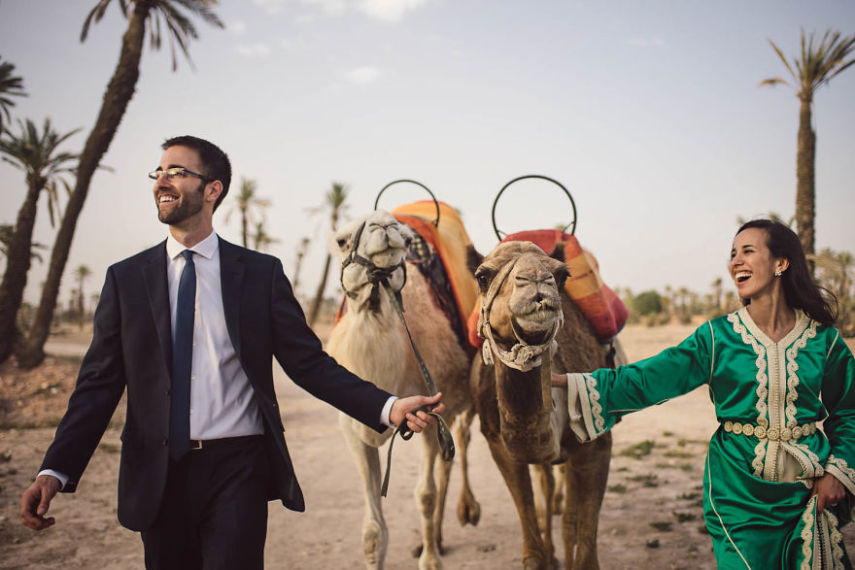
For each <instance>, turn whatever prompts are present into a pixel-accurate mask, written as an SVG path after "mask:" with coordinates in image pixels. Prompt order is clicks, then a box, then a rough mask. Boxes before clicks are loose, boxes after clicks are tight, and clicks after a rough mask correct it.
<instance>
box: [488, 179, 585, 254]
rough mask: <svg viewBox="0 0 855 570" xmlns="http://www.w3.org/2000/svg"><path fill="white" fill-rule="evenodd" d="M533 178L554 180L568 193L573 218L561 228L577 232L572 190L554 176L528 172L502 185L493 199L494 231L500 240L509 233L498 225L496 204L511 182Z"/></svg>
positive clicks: (564, 230)
mask: <svg viewBox="0 0 855 570" xmlns="http://www.w3.org/2000/svg"><path fill="white" fill-rule="evenodd" d="M531 178H535V179H539V180H546V181H547V182H552V183H553V184H555V185H556V186H558V187H559V188H561V190H563V191H564V194H566V195H567V198H568V199H569V200H570V207H571V208H572V209H573V218H572V219H571V220H570V223H568V224H567V225H566V226H564V227H563V228H562V229H561V231H563V232H567V230H568V228H569V229H570V231H569V232H567V233H569V234H570V235H573V234H575V233H576V202H575V201H574V200H573V196H572V195H571V194H570V191H569V190H567V188H565V187H564V185H563V184H561V183H560V182H558V181H557V180H555V179H553V178H549V177H548V176H543V175H540V174H526V175H525V176H519V177H517V178H514V179H513V180H511V181H510V182H508V183H507V184H505V185H504V186H502V189H501V190H499V193H498V194H496V198H495V199H494V200H493V209H492V211H491V217H492V219H493V231H494V232H496V237H497V238H499V241H502V240H503V239H504V238H505V237H506V236H507V235H508V234H507V233H505V232H503V231H501V230H500V229H499V228H498V227H497V226H496V205H497V204H498V203H499V198H500V197H501V196H502V193H504V191H505V190H507V189H508V187H509V186H510V185H511V184H513V183H515V182H519V181H520V180H527V179H531Z"/></svg>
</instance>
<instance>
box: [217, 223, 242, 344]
mask: <svg viewBox="0 0 855 570" xmlns="http://www.w3.org/2000/svg"><path fill="white" fill-rule="evenodd" d="M241 255H242V254H241V249H240V248H238V247H235V246H234V245H232V244H230V243H229V242H227V241H225V240H224V239H222V238H220V280H221V281H222V287H223V311H224V312H225V316H226V328H227V329H228V331H229V338H230V339H231V341H232V346H233V347H234V349H235V352H236V353H237V356H238V358H240V356H241V354H240V348H241V347H240V298H241V288H242V286H243V273H244V264H243V260H242V259H241Z"/></svg>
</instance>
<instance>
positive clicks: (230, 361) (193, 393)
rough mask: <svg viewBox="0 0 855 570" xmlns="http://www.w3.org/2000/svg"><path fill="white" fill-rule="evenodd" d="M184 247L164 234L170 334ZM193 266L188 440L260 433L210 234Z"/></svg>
mask: <svg viewBox="0 0 855 570" xmlns="http://www.w3.org/2000/svg"><path fill="white" fill-rule="evenodd" d="M185 249H187V248H185V247H184V246H183V245H182V244H181V243H179V242H178V241H177V240H176V239H175V238H173V237H172V235H171V234H170V235H169V237H167V238H166V254H167V262H166V278H167V283H168V286H169V309H170V315H171V325H172V333H173V336H174V334H175V314H176V308H177V306H178V281H179V279H180V278H181V272H182V271H183V270H184V266H185V265H186V263H187V262H186V261H185V259H184V256H183V255H181V253H182V252H183V251H184V250H185ZM189 249H190V250H191V251H193V264H194V265H195V266H196V310H195V315H194V320H193V363H192V366H191V368H190V438H191V439H219V438H223V437H237V436H243V435H258V434H262V433H264V423H263V422H262V419H261V411H260V410H259V408H258V403H257V402H256V401H255V398H254V394H253V389H252V385H251V384H250V382H249V378H248V377H247V375H246V372H244V370H243V367H242V366H241V365H240V361H239V360H238V357H237V352H236V351H235V348H234V346H233V345H232V341H231V339H230V338H229V331H228V329H227V328H226V316H225V310H224V308H223V288H222V283H221V280H220V240H219V238H218V237H217V234H216V233H214V232H211V235H209V236H208V237H206V238H205V239H204V240H202V241H200V242H199V243H197V244H196V245H194V246H193V247H191V248H189Z"/></svg>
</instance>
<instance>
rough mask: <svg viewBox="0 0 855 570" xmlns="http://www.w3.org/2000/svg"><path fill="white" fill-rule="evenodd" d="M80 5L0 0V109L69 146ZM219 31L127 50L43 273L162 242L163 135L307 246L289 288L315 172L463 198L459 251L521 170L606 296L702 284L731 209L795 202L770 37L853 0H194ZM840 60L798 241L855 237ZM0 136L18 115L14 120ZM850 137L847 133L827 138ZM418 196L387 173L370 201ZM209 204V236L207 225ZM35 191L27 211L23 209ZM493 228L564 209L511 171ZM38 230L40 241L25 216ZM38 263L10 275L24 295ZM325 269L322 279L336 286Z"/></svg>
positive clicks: (305, 231) (312, 265)
mask: <svg viewBox="0 0 855 570" xmlns="http://www.w3.org/2000/svg"><path fill="white" fill-rule="evenodd" d="M94 4H95V0H62V1H59V2H58V1H56V0H0V55H2V56H3V60H4V61H9V62H12V63H14V64H15V65H16V71H17V72H18V74H19V75H21V76H22V77H23V78H24V84H25V89H26V91H27V92H28V93H29V97H28V98H26V99H21V100H19V101H18V103H17V106H16V107H14V108H13V109H12V113H13V120H14V118H30V119H33V120H34V121H36V122H37V123H38V124H39V125H41V123H42V121H43V120H44V118H45V117H50V118H51V119H52V121H53V123H54V125H55V127H56V128H57V129H58V130H59V131H61V132H67V131H70V130H72V129H74V128H77V127H82V128H83V131H82V132H81V133H80V134H78V135H76V136H75V137H73V138H72V139H71V140H70V142H69V143H68V145H67V146H66V147H65V148H66V149H67V150H72V151H79V150H80V149H81V148H82V146H83V143H84V141H85V137H86V136H87V134H88V132H89V129H90V128H91V126H92V124H93V123H94V120H95V115H96V113H97V110H98V107H99V105H100V102H101V97H102V95H103V93H104V91H105V88H106V85H107V82H108V80H109V78H110V76H111V75H112V73H113V70H114V66H115V63H116V61H117V58H118V54H119V47H120V40H121V35H122V33H123V32H124V29H125V25H126V22H125V20H124V19H123V18H122V16H121V12H120V10H119V5H118V2H113V5H111V6H110V8H109V10H108V13H107V15H106V17H105V18H104V20H103V21H102V22H100V23H99V24H97V25H94V26H93V27H92V28H91V30H90V35H89V38H88V40H87V41H86V43H83V44H81V43H80V42H79V41H78V38H79V34H80V28H81V25H82V23H83V20H84V18H85V16H86V14H87V12H88V11H89V10H90V9H91V7H92V6H93V5H94ZM216 11H217V13H218V14H219V15H220V17H221V19H222V20H223V21H224V22H225V24H226V29H225V30H220V29H217V28H213V27H210V26H208V25H206V24H204V23H202V22H201V21H198V20H197V27H198V30H199V34H200V38H199V40H197V41H193V42H192V43H191V44H190V52H191V57H192V59H193V62H194V64H195V71H194V70H193V69H192V68H191V67H190V66H189V65H188V64H187V63H186V61H180V62H179V70H178V72H176V73H173V72H172V71H171V67H170V59H169V58H170V55H169V51H168V50H163V51H161V52H154V51H152V50H151V49H149V48H148V47H147V48H146V51H145V53H144V55H143V61H142V65H141V77H140V80H139V83H138V84H137V90H136V95H135V96H134V98H133V100H132V101H131V103H130V105H129V107H128V110H127V113H126V114H125V117H124V119H123V121H122V124H121V126H120V128H119V131H118V134H117V136H116V138H115V140H114V141H113V144H112V146H111V148H110V151H109V152H108V153H107V155H106V157H105V159H104V161H103V163H104V164H106V165H108V166H110V167H111V168H112V169H113V171H112V172H110V171H101V172H99V173H97V174H96V175H95V178H94V181H93V183H92V186H91V188H90V192H89V197H88V199H87V203H86V205H85V207H84V211H83V214H82V216H81V218H80V221H79V225H78V229H77V233H76V236H75V241H74V246H73V249H72V252H71V257H70V260H69V263H68V267H67V269H66V276H65V278H64V281H63V294H62V296H61V300H62V301H63V302H65V300H66V299H67V298H68V291H69V290H70V289H71V288H72V286H73V278H72V274H73V271H74V269H75V268H76V267H78V266H79V265H81V264H84V265H87V266H88V267H89V268H90V269H91V270H92V271H93V276H92V278H90V280H89V281H88V283H87V285H86V287H87V292H88V293H93V292H96V291H97V290H98V289H99V288H100V286H101V283H102V282H103V277H104V272H105V271H106V268H107V267H108V265H109V264H110V263H112V262H115V261H118V260H120V259H123V258H125V257H128V256H130V255H132V254H134V253H136V252H138V251H139V250H141V249H144V248H146V247H149V246H151V245H154V244H155V243H157V242H158V241H160V240H162V239H163V238H164V237H165V235H166V227H165V226H163V225H162V224H160V223H159V222H158V221H157V218H156V211H155V206H154V200H153V197H152V193H151V189H152V183H151V182H150V181H149V180H148V179H147V178H146V177H145V174H146V172H148V171H150V170H152V169H153V168H154V167H156V166H157V164H158V163H159V159H160V154H161V150H160V144H161V143H162V142H163V140H164V139H165V138H167V137H171V136H176V135H182V134H193V135H197V136H201V137H203V138H207V139H209V140H211V141H212V142H214V143H216V144H218V145H219V146H221V147H222V148H223V149H224V150H225V151H226V152H227V153H228V154H229V155H230V157H231V160H232V165H233V169H234V183H233V187H232V192H233V193H234V194H236V193H237V192H238V185H239V182H240V179H241V177H246V178H251V179H254V180H256V181H257V183H258V188H259V195H261V196H262V197H267V198H269V199H271V200H272V201H273V206H272V207H271V208H270V209H269V210H268V212H267V217H268V222H267V228H268V233H270V234H271V235H273V236H274V237H276V238H278V239H280V240H281V242H280V243H277V244H274V245H273V246H272V247H271V248H270V250H269V252H270V253H272V254H274V255H276V256H278V257H280V258H281V259H282V260H283V264H284V266H285V270H286V273H288V274H289V275H290V274H291V273H293V270H294V262H295V257H296V256H295V251H296V248H297V245H298V243H299V241H300V239H301V238H302V237H304V236H308V237H310V238H312V240H313V243H312V246H311V248H310V250H309V254H308V256H307V261H306V263H305V266H304V269H303V273H302V274H301V276H300V281H301V283H302V284H301V287H300V292H301V293H303V294H304V295H307V294H311V293H312V292H313V291H314V288H315V286H316V284H317V281H318V279H319V277H320V273H321V266H322V261H323V257H324V255H325V252H326V224H327V219H326V218H325V217H320V216H312V215H311V214H310V213H309V209H310V208H311V207H314V206H317V205H318V204H319V203H320V202H321V201H322V199H323V194H324V192H325V191H326V190H327V189H328V188H329V187H330V185H331V183H332V182H333V181H341V182H344V183H346V184H347V185H348V186H349V188H350V198H349V204H350V209H349V211H348V213H347V214H348V215H347V217H353V216H356V215H361V214H364V213H368V212H369V211H370V210H371V209H372V208H373V205H374V199H375V197H376V195H377V193H378V191H379V190H380V189H381V188H382V187H383V186H384V185H385V184H387V183H388V182H391V181H392V180H396V179H399V178H412V179H416V180H418V181H420V182H422V183H423V184H425V185H427V186H428V187H429V188H431V190H433V192H434V193H435V194H436V195H437V197H438V198H439V199H440V200H443V201H445V202H448V203H449V204H451V205H452V206H454V207H455V208H457V209H458V210H460V211H461V212H462V213H463V218H464V222H465V224H466V227H467V230H468V232H469V234H470V236H471V238H472V240H473V242H474V243H475V245H476V247H477V248H478V249H479V250H480V251H482V252H483V253H486V252H487V251H489V250H490V249H492V248H493V247H494V246H495V244H496V243H497V239H496V237H495V235H494V232H493V227H492V222H491V219H490V209H491V206H492V203H493V198H494V197H495V195H496V194H497V192H498V191H499V190H500V189H501V188H502V186H504V185H505V183H507V182H508V181H510V180H511V179H513V178H516V177H518V176H521V175H525V174H541V175H545V176H549V177H552V178H555V179H557V180H559V181H560V182H562V183H563V184H564V185H565V186H567V187H568V188H569V189H570V191H571V192H572V194H573V197H574V199H575V202H576V206H577V209H578V226H577V227H578V230H577V236H578V238H579V240H580V242H581V243H582V245H583V246H585V247H587V248H588V249H590V250H592V251H593V252H594V253H595V255H596V256H597V257H598V258H599V261H600V266H601V272H602V274H603V277H604V279H605V280H606V282H607V283H609V284H610V285H612V286H613V287H627V286H628V287H630V288H632V290H633V291H634V292H636V293H637V292H640V291H643V290H646V289H650V288H655V289H658V290H659V291H660V292H661V291H662V290H663V289H664V287H665V286H666V285H670V286H672V287H674V288H679V287H688V288H689V289H692V290H694V291H697V292H700V293H705V292H708V291H709V290H710V283H711V282H712V281H713V280H714V279H715V278H716V277H719V276H721V277H722V278H724V279H725V280H726V282H729V279H728V278H727V273H726V270H725V266H726V261H727V256H728V253H729V251H730V245H731V240H732V238H733V234H734V232H735V230H736V229H737V222H736V220H737V218H738V217H743V218H751V217H756V216H759V215H763V214H766V213H768V212H770V211H774V212H776V213H778V214H781V215H782V216H784V217H789V216H791V215H792V213H793V211H794V202H795V183H796V181H795V156H796V131H797V127H798V100H797V99H796V97H795V96H794V92H793V91H792V90H791V89H789V88H787V87H784V86H779V87H776V88H774V89H771V88H766V87H763V88H761V87H759V86H758V83H759V82H760V81H761V80H762V79H764V78H767V77H772V76H782V77H785V78H788V76H786V70H785V69H784V67H783V65H782V64H781V62H780V60H779V59H778V57H777V56H776V55H775V53H774V52H773V50H772V48H771V47H770V46H769V43H768V40H769V39H772V40H773V41H775V42H776V43H777V44H778V45H779V46H780V47H781V48H782V49H783V50H784V52H785V53H786V54H787V55H788V56H791V55H794V54H795V53H796V52H797V51H798V45H799V44H798V42H799V33H800V30H801V29H804V30H806V31H807V32H811V31H816V32H817V33H819V34H821V33H823V32H824V31H825V30H826V29H827V28H829V27H830V28H834V29H837V30H839V31H840V32H841V33H843V34H844V35H851V34H853V33H855V3H853V2H844V1H842V0H837V1H825V0H818V1H815V2H795V1H786V0H774V1H773V0H762V1H754V2H742V1H735V0H733V1H731V0H727V1H722V2H701V1H686V0H672V1H665V0H655V1H644V2H639V1H623V2H596V1H570V0H561V1H559V0H556V1H537V0H530V1H528V2H523V1H513V0H492V1H490V0H243V1H234V0H232V1H222V2H221V5H220V7H219V8H217V9H216ZM853 101H855V69H850V70H848V71H846V72H844V73H843V74H842V75H841V76H839V77H837V78H836V79H834V80H833V81H832V82H831V83H830V84H829V85H828V86H826V87H823V88H821V89H820V90H819V92H818V93H817V96H816V99H815V103H814V126H815V129H816V132H817V138H818V145H817V159H816V171H817V173H816V183H817V244H818V248H823V247H831V248H833V249H835V250H847V251H850V252H851V251H853V250H855V223H853V219H852V218H853V216H852V213H853V203H855V200H853V197H855V160H853V158H855V157H854V156H853V145H852V142H851V141H852V133H853V132H855V105H853V103H852V102H853ZM13 128H15V129H16V128H17V127H16V126H15V127H13ZM847 133H848V135H847ZM24 191H25V185H24V177H23V174H22V173H21V172H20V171H17V170H15V169H13V168H11V167H9V166H8V165H6V164H0V192H2V197H3V200H2V203H3V207H2V210H0V223H14V220H15V216H16V213H17V210H18V208H19V206H20V203H21V200H22V199H23V196H24ZM423 197H426V196H425V195H424V194H422V193H421V192H420V191H418V189H417V188H416V187H412V186H409V187H407V186H403V185H399V186H396V187H394V188H393V189H390V190H389V191H388V192H387V193H386V194H384V195H383V198H382V200H381V204H380V205H381V207H384V208H386V209H392V208H394V207H395V206H397V205H399V204H401V203H405V202H409V201H412V200H416V199H422V198H423ZM232 204H233V200H232V198H231V197H229V198H227V199H226V201H225V202H224V204H223V206H222V207H221V208H220V210H219V211H218V212H217V214H216V215H215V217H214V223H215V228H216V229H217V230H218V232H219V233H220V235H222V236H223V237H224V238H226V239H229V240H231V241H235V242H238V241H239V240H240V234H239V227H238V217H237V216H236V215H234V216H232V217H231V219H230V220H229V222H228V223H226V221H225V214H226V213H227V212H228V210H229V209H230V208H231V207H232ZM41 205H44V202H41ZM497 218H498V224H499V227H500V229H502V230H503V231H505V232H508V233H509V232H513V231H518V230H523V229H537V228H549V227H553V226H554V225H555V224H557V223H567V222H569V220H570V207H569V202H568V201H567V199H566V197H564V195H563V194H562V193H561V192H560V190H558V189H557V188H556V187H553V186H551V185H548V184H546V183H539V184H534V183H532V184H527V185H522V184H520V185H514V186H511V188H510V189H509V190H508V191H507V192H506V193H505V195H504V196H503V197H502V200H501V201H500V202H499V206H498V212H497ZM35 239H36V241H38V242H41V243H45V244H49V245H52V244H53V239H54V232H53V231H52V230H51V229H50V227H49V225H48V222H47V211H46V209H44V208H42V209H41V210H40V212H39V218H38V221H37V231H36V236H35ZM43 255H44V257H45V263H43V264H38V263H36V264H35V265H34V268H33V270H31V272H30V278H29V286H28V289H27V294H26V299H27V300H28V301H30V302H33V303H35V302H37V300H38V287H39V283H40V282H41V281H42V280H43V279H44V277H45V275H46V266H47V260H48V259H49V253H47V252H45V253H43ZM337 275H338V266H337V265H336V267H335V269H334V272H333V277H332V278H331V279H330V289H329V290H330V292H332V291H333V289H334V287H336V286H337V282H338V279H337Z"/></svg>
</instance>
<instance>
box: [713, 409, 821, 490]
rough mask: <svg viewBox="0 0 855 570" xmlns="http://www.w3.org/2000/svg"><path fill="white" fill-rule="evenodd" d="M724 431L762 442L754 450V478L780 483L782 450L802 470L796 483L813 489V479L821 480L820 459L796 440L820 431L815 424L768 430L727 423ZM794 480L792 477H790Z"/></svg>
mask: <svg viewBox="0 0 855 570" xmlns="http://www.w3.org/2000/svg"><path fill="white" fill-rule="evenodd" d="M722 427H723V428H724V431H726V432H728V433H733V434H736V435H745V436H749V437H750V436H754V437H756V438H757V439H759V440H760V441H759V443H758V445H757V446H756V447H755V449H754V460H753V461H752V462H751V466H752V467H753V468H754V476H755V477H760V478H762V479H765V480H766V481H779V480H780V477H781V471H780V470H779V465H778V450H779V449H781V450H783V451H784V452H785V453H786V454H788V455H790V456H791V457H792V458H793V459H795V460H796V461H797V462H798V464H799V465H800V466H801V468H802V473H801V474H800V475H796V476H795V477H796V480H800V481H802V482H803V483H805V485H806V486H808V488H810V486H811V482H810V480H811V479H814V478H816V477H821V476H822V475H823V473H824V472H825V469H824V468H823V466H822V465H821V464H820V462H819V458H818V457H817V456H816V455H815V454H814V453H813V452H812V451H810V450H809V449H808V448H807V447H806V446H804V445H801V444H797V443H796V440H798V439H801V438H803V437H807V436H809V435H813V434H815V433H816V432H817V427H816V423H815V422H810V423H807V424H803V425H797V426H796V427H793V428H789V427H788V428H784V429H779V428H767V427H765V426H758V425H753V424H743V423H740V422H734V421H730V420H728V421H726V422H724V423H723V424H722ZM790 476H791V477H792V475H790Z"/></svg>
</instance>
